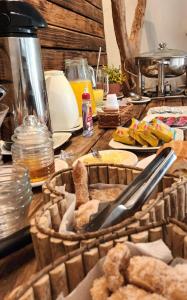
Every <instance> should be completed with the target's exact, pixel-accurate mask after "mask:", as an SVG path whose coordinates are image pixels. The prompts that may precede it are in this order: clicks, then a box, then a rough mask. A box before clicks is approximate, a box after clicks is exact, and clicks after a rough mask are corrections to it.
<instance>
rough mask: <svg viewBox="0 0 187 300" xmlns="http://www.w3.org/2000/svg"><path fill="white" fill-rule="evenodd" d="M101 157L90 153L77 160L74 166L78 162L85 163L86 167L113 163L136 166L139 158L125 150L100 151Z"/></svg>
mask: <svg viewBox="0 0 187 300" xmlns="http://www.w3.org/2000/svg"><path fill="white" fill-rule="evenodd" d="M99 156H100V157H95V156H93V154H92V153H88V154H86V155H83V156H81V157H80V158H78V159H77V160H75V161H74V163H73V165H75V164H76V162H77V161H78V160H80V161H82V162H84V163H85V164H86V165H89V164H96V165H97V164H101V163H109V164H110V163H111V164H112V163H113V164H122V165H126V166H135V165H136V164H137V162H138V157H137V156H136V155H135V154H134V153H132V152H130V151H124V150H103V151H99Z"/></svg>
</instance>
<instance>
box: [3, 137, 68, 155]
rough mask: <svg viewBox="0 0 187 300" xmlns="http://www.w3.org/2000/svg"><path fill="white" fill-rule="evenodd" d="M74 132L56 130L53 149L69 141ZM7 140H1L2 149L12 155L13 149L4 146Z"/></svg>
mask: <svg viewBox="0 0 187 300" xmlns="http://www.w3.org/2000/svg"><path fill="white" fill-rule="evenodd" d="M71 136H72V134H71V133H70V132H54V133H53V137H52V138H53V149H54V150H56V149H57V148H59V147H60V146H62V145H64V144H65V143H66V142H67V141H69V139H70V137H71ZM4 144H5V142H4V141H2V140H0V150H1V154H2V155H12V153H11V151H9V150H7V149H6V148H5V146H4Z"/></svg>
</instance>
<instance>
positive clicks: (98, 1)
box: [86, 0, 109, 9]
mask: <svg viewBox="0 0 187 300" xmlns="http://www.w3.org/2000/svg"><path fill="white" fill-rule="evenodd" d="M86 1H87V2H89V3H91V4H92V5H94V6H96V7H98V8H100V9H102V0H86ZM107 1H109V0H107Z"/></svg>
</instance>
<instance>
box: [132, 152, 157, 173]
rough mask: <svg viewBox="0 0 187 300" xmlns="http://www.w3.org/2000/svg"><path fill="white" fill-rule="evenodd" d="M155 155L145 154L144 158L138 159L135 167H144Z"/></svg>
mask: <svg viewBox="0 0 187 300" xmlns="http://www.w3.org/2000/svg"><path fill="white" fill-rule="evenodd" d="M155 157H156V154H152V155H149V156H147V157H146V158H144V159H142V160H140V161H139V162H138V163H137V165H136V167H137V168H140V169H145V168H146V167H147V166H148V164H150V162H152V161H153V159H154V158H155Z"/></svg>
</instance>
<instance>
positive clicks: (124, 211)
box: [85, 147, 176, 232]
mask: <svg viewBox="0 0 187 300" xmlns="http://www.w3.org/2000/svg"><path fill="white" fill-rule="evenodd" d="M175 160H176V154H175V152H174V151H173V149H172V148H170V147H167V148H165V149H163V150H162V151H161V152H160V154H159V155H158V156H156V157H155V159H154V160H153V161H152V162H151V163H150V164H149V165H148V166H147V167H146V168H145V169H144V170H143V171H142V172H141V174H139V175H138V176H137V177H136V178H135V180H134V181H133V182H132V183H131V184H130V185H129V186H128V187H127V188H126V189H125V190H124V191H123V192H122V193H121V194H120V195H119V196H118V198H117V199H116V201H115V202H113V203H111V204H110V203H109V204H108V203H105V204H104V205H102V206H101V207H99V211H98V212H97V213H96V214H94V215H92V216H91V218H90V222H89V223H88V224H87V225H86V227H85V230H86V231H88V232H91V231H96V230H98V229H102V228H106V227H108V226H112V225H115V224H117V223H119V222H121V221H122V220H124V219H126V218H128V217H130V216H132V215H133V214H134V213H135V212H136V211H137V210H139V209H140V208H141V207H142V205H143V204H144V203H145V202H146V200H147V199H148V197H149V196H150V194H151V193H152V191H153V190H154V188H155V186H156V185H157V183H158V182H159V181H160V180H161V179H162V177H163V176H164V174H165V173H166V172H167V170H168V169H169V168H170V166H171V165H172V164H173V162H174V161H175Z"/></svg>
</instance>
